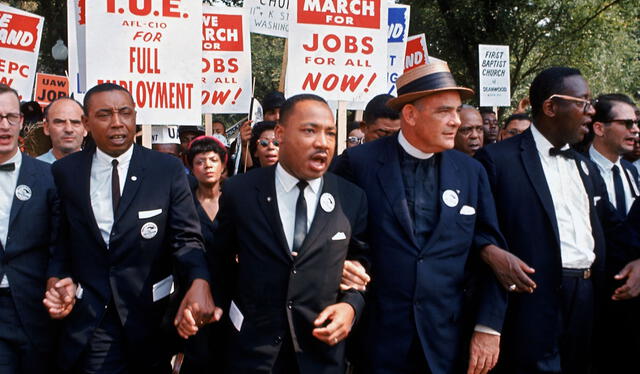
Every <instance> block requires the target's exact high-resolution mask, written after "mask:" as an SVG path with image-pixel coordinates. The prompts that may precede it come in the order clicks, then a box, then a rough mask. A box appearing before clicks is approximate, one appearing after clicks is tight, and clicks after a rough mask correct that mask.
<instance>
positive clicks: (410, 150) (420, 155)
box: [398, 130, 433, 160]
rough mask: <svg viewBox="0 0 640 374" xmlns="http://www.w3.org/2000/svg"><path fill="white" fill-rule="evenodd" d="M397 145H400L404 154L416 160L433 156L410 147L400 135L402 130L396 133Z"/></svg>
mask: <svg viewBox="0 0 640 374" xmlns="http://www.w3.org/2000/svg"><path fill="white" fill-rule="evenodd" d="M398 143H400V146H401V147H402V149H403V150H404V151H405V152H407V153H408V154H409V155H410V156H412V157H415V158H417V159H420V160H426V159H428V158H431V157H432V156H433V153H425V152H422V151H421V150H419V149H418V148H416V147H414V146H412V145H411V143H409V141H408V140H407V138H405V137H404V135H403V134H402V130H400V131H399V132H398Z"/></svg>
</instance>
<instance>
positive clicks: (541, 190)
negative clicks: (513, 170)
mask: <svg viewBox="0 0 640 374" xmlns="http://www.w3.org/2000/svg"><path fill="white" fill-rule="evenodd" d="M521 150H522V151H521V153H520V157H521V159H522V164H523V165H524V169H525V171H526V172H527V175H528V176H529V179H530V180H531V185H532V186H533V189H534V190H535V191H536V194H537V195H538V198H540V202H541V203H542V207H543V208H544V211H545V212H546V213H547V216H548V217H549V220H550V222H551V226H552V227H553V233H554V235H555V237H556V242H557V243H558V244H559V243H560V234H559V233H558V219H557V218H556V212H555V209H554V208H553V199H552V198H551V192H550V191H549V185H548V184H547V179H546V178H545V176H544V170H543V169H542V162H541V161H540V157H539V156H538V149H537V148H536V144H535V141H534V140H533V134H532V133H531V130H530V129H529V130H526V131H525V132H524V133H523V136H522V142H521Z"/></svg>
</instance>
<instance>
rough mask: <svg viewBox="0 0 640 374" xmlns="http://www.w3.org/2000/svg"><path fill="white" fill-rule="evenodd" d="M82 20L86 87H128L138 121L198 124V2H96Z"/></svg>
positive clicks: (93, 2)
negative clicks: (83, 25) (104, 85)
mask: <svg viewBox="0 0 640 374" xmlns="http://www.w3.org/2000/svg"><path fill="white" fill-rule="evenodd" d="M86 16H87V22H86V50H87V57H86V60H87V64H86V69H87V88H90V87H93V86H94V85H96V84H99V83H106V82H110V83H115V84H119V85H121V86H123V87H125V88H126V89H128V90H129V92H131V95H133V99H134V101H135V104H136V109H137V112H138V117H137V120H138V123H147V124H149V123H153V124H162V125H165V124H181V125H199V124H200V123H201V112H200V109H201V105H200V102H201V100H200V97H201V93H202V83H201V82H202V73H201V69H200V66H201V64H202V58H201V57H202V44H201V40H202V2H201V1H192V0H164V1H153V0H144V1H128V0H95V1H92V2H91V6H88V7H87V8H86Z"/></svg>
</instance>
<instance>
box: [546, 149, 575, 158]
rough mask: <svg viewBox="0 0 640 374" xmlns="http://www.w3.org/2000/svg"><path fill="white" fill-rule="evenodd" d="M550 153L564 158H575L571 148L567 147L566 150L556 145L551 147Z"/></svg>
mask: <svg viewBox="0 0 640 374" xmlns="http://www.w3.org/2000/svg"><path fill="white" fill-rule="evenodd" d="M549 155H550V156H562V157H564V158H569V159H574V158H575V156H574V155H573V151H572V150H571V148H567V149H565V150H562V149H560V148H556V147H553V148H549Z"/></svg>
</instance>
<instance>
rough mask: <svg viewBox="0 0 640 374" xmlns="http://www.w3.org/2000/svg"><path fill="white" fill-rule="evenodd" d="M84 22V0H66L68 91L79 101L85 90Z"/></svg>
mask: <svg viewBox="0 0 640 374" xmlns="http://www.w3.org/2000/svg"><path fill="white" fill-rule="evenodd" d="M85 24H86V14H85V0H67V40H68V43H69V60H68V65H69V92H70V93H73V97H74V98H75V99H76V100H78V101H80V102H82V98H83V97H84V93H85V92H86V91H87V84H86V82H87V72H86V70H85V66H86V60H87V56H86V53H87V51H86V48H85V31H86V30H85Z"/></svg>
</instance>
